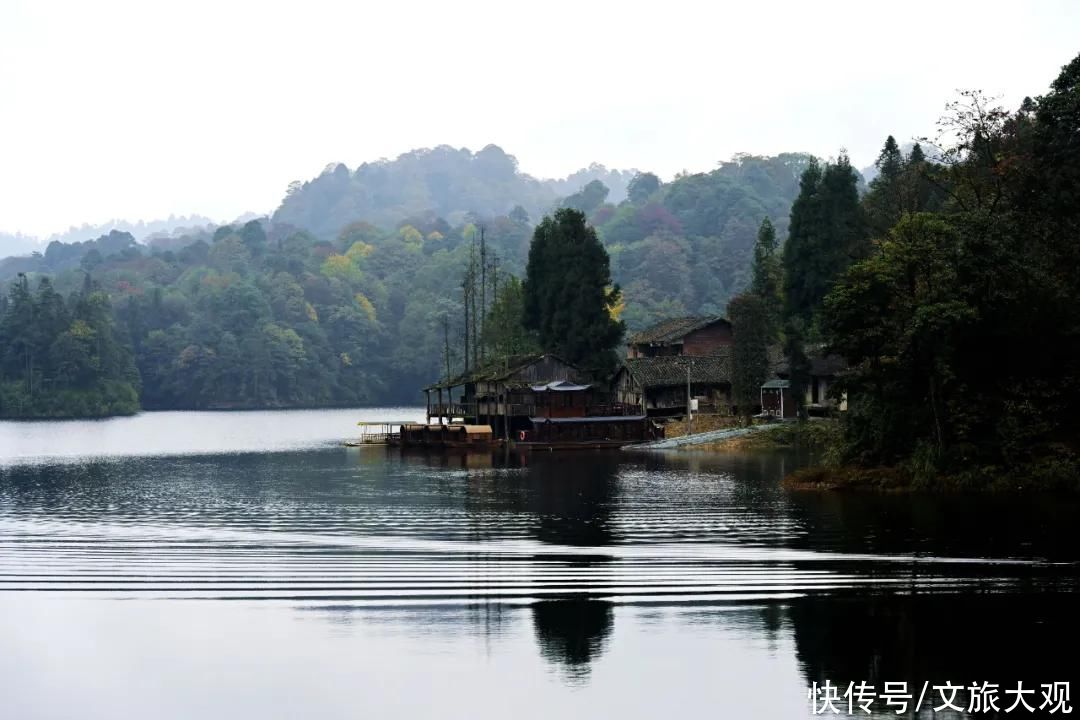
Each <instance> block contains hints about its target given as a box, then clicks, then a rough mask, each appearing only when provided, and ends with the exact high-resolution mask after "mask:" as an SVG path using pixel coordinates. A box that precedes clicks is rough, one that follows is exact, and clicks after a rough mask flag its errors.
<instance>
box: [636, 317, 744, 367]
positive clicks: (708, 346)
mask: <svg viewBox="0 0 1080 720" xmlns="http://www.w3.org/2000/svg"><path fill="white" fill-rule="evenodd" d="M733 342H734V339H733V336H732V333H731V323H730V322H728V321H727V320H726V319H725V318H722V317H719V316H691V317H680V318H670V319H668V320H662V321H660V322H658V323H656V324H655V325H651V326H650V327H647V328H645V329H644V330H642V331H641V332H638V333H634V334H633V335H631V336H630V339H629V340H628V341H627V353H626V357H627V358H628V359H635V358H646V357H670V356H678V355H682V356H691V357H708V356H710V355H717V354H719V353H722V352H723V351H724V348H728V347H730V346H731V345H732V344H733Z"/></svg>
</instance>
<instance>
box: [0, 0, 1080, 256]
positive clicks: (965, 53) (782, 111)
mask: <svg viewBox="0 0 1080 720" xmlns="http://www.w3.org/2000/svg"><path fill="white" fill-rule="evenodd" d="M1078 41H1080V2H1071V1H1069V0H1062V1H1061V2H1050V1H1047V2H1015V0H1014V1H1012V2H1000V3H998V2H988V1H987V0H982V1H980V2H969V3H964V2H942V1H941V0H935V1H934V2H925V3H924V2H914V1H912V0H905V1H904V2H896V3H885V2H869V1H867V0H861V1H860V2H851V3H839V2H836V3H830V2H824V1H818V2H809V1H807V0H799V1H798V2H790V3H786V2H777V1H775V0H774V1H772V2H761V1H757V2H750V1H747V2H741V3H727V2H705V1H703V0H698V1H696V2H681V1H676V0H666V1H665V2H656V1H655V0H653V1H651V2H648V3H641V4H640V5H637V4H634V3H631V2H627V1H626V0H621V1H618V2H587V1H586V0H577V1H576V2H565V3H564V2H557V1H552V0H546V1H545V2H533V3H528V4H526V3H522V2H516V3H515V2H509V1H507V0H502V1H501V2H491V3H484V2H471V1H465V0H457V1H455V2H447V1H446V0H440V1H438V2H430V3H426V2H425V3H419V2H407V1H405V0H397V1H396V2H391V1H389V0H380V1H379V2H358V1H353V2H320V1H315V0H303V1H299V0H290V1H289V2H281V3H278V2H273V1H272V0H264V1H262V2H251V3H246V2H229V1H228V0H210V1H206V2H204V1H202V0H182V1H178V2H154V1H152V0H135V1H132V2H124V1H121V0H94V2H86V1H85V0H78V1H75V2H52V1H50V0H29V1H27V2H23V1H21V0H0V99H2V104H0V231H9V232H10V231H22V232H25V233H32V234H39V235H47V234H49V233H52V232H56V231H60V230H63V229H66V228H67V227H68V226H70V225H72V224H81V223H83V222H92V223H95V222H102V221H104V220H107V219H110V218H125V219H129V220H136V219H140V218H141V219H147V220H149V219H154V218H158V217H164V216H168V215H169V214H170V213H175V214H190V213H200V214H204V215H208V216H210V217H212V218H214V219H220V220H228V219H232V218H233V217H235V216H237V215H239V214H241V213H243V212H246V211H253V212H258V213H266V212H270V211H272V210H273V209H274V207H275V206H276V205H277V204H278V202H279V201H280V199H281V197H282V196H283V194H284V191H285V188H286V186H287V185H288V183H289V182H290V181H291V180H297V179H301V180H303V179H308V178H310V177H312V176H314V175H316V174H318V173H319V172H320V171H321V169H322V168H323V166H325V165H326V164H327V163H329V162H333V161H340V162H344V163H346V164H347V165H349V166H350V167H355V166H356V165H358V164H359V163H361V162H363V161H365V160H373V159H377V158H380V157H393V156H396V155H397V154H399V153H401V152H404V151H407V150H409V149H411V148H415V147H424V146H432V145H437V144H449V145H454V146H465V147H469V148H472V149H474V150H477V149H479V148H481V147H483V146H484V145H486V144H488V143H496V144H498V145H500V146H501V147H503V148H504V149H505V150H506V151H507V152H509V153H512V154H514V155H516V156H517V158H518V160H519V162H520V166H521V168H522V169H523V170H524V171H526V172H529V173H532V174H534V175H540V176H545V177H549V176H559V175H566V174H567V173H569V172H571V171H573V170H575V169H577V168H579V167H582V166H584V165H587V164H588V163H590V162H594V161H595V162H601V163H604V164H605V165H608V166H609V167H620V168H622V167H637V168H641V169H647V170H653V171H655V172H657V173H659V174H660V175H661V176H663V177H665V178H667V177H670V176H671V175H673V174H674V173H676V172H678V171H679V170H683V169H688V170H706V169H709V168H711V167H713V166H715V164H716V162H717V161H718V160H721V159H726V158H729V157H730V156H731V155H732V154H733V153H736V152H741V151H746V152H752V153H761V154H774V153H778V152H783V151H809V152H813V153H815V154H818V155H822V156H835V155H836V154H837V152H838V150H839V149H840V148H847V149H848V151H849V152H850V154H851V156H852V158H853V161H854V162H855V164H856V165H857V166H859V167H862V166H865V165H867V164H869V163H870V162H871V161H872V160H873V158H874V156H875V155H876V153H877V149H878V148H879V147H880V145H881V142H882V140H883V139H884V137H885V135H887V134H888V133H893V134H894V135H896V137H897V138H898V140H900V141H901V142H904V141H905V140H908V139H910V138H911V137H913V136H917V135H923V134H932V132H933V130H934V121H935V119H936V118H937V117H938V115H939V114H940V113H941V110H942V108H943V105H944V103H945V102H946V101H947V100H948V99H949V98H950V97H951V96H952V95H953V92H954V90H955V89H957V88H981V89H984V90H986V91H988V92H992V93H995V94H1000V95H1001V96H1002V98H1003V102H1004V103H1005V104H1006V105H1007V106H1009V107H1012V106H1015V105H1016V104H1017V103H1018V102H1019V100H1020V99H1021V98H1022V97H1023V96H1024V95H1027V94H1031V95H1036V94H1040V93H1041V92H1044V91H1045V89H1046V87H1047V85H1048V83H1049V82H1050V81H1051V80H1052V79H1053V78H1054V77H1055V76H1056V75H1057V73H1058V71H1059V69H1060V67H1061V66H1062V65H1064V64H1065V63H1066V62H1068V61H1069V60H1070V59H1071V58H1072V56H1073V55H1075V54H1076V53H1077V52H1080V42H1078Z"/></svg>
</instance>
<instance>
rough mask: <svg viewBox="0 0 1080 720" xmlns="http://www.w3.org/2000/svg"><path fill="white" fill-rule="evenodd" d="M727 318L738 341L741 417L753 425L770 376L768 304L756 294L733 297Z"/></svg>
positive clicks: (736, 383)
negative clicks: (755, 412) (751, 421)
mask: <svg viewBox="0 0 1080 720" xmlns="http://www.w3.org/2000/svg"><path fill="white" fill-rule="evenodd" d="M727 315H728V319H729V320H731V326H732V333H733V335H734V339H735V347H734V352H733V353H732V365H733V366H734V368H733V370H734V373H733V377H732V394H733V396H734V400H735V405H736V407H737V408H738V410H739V414H740V415H742V416H743V417H744V418H745V419H746V420H747V421H749V419H750V416H751V415H753V411H754V409H755V408H757V407H758V405H759V402H760V397H761V396H760V392H761V385H762V383H764V382H765V380H766V379H767V376H768V373H769V341H770V340H771V337H770V332H771V328H770V321H771V319H770V317H769V312H768V308H767V307H766V305H765V302H764V300H762V298H761V297H760V296H758V295H756V294H753V293H744V294H742V295H736V296H735V297H733V298H732V299H731V302H729V303H728V306H727Z"/></svg>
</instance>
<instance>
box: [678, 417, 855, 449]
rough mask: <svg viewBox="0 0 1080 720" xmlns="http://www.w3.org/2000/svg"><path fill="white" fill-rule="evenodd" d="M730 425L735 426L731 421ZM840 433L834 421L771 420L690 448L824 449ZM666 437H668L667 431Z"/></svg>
mask: <svg viewBox="0 0 1080 720" xmlns="http://www.w3.org/2000/svg"><path fill="white" fill-rule="evenodd" d="M733 427H738V425H737V424H734V425H733ZM839 432H840V429H839V424H838V423H837V422H836V421H835V420H813V421H811V422H805V423H791V422H785V423H774V424H773V425H772V426H771V427H766V428H763V429H762V430H761V432H756V433H753V434H751V435H744V436H742V437H735V438H727V439H725V440H719V441H717V442H714V443H705V444H702V445H695V446H693V447H692V448H686V449H692V450H698V451H700V450H709V451H714V452H743V451H751V450H774V449H778V448H793V447H799V448H808V449H811V450H820V451H824V450H827V449H828V448H829V447H830V446H831V445H832V444H833V443H834V442H835V441H836V439H837V437H838V433H839ZM668 436H669V437H671V436H672V435H671V433H670V431H669V433H668Z"/></svg>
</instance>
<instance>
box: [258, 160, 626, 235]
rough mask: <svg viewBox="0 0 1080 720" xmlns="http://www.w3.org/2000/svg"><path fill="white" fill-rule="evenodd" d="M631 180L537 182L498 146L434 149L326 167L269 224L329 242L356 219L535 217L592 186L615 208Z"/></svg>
mask: <svg viewBox="0 0 1080 720" xmlns="http://www.w3.org/2000/svg"><path fill="white" fill-rule="evenodd" d="M635 174H636V171H633V170H609V169H608V168H606V167H604V166H603V165H597V164H593V165H590V166H589V167H588V168H584V169H582V170H579V171H577V172H575V173H573V174H572V175H570V176H569V177H567V178H564V179H561V180H540V179H537V178H535V177H533V176H531V175H529V174H527V173H523V172H521V171H520V170H519V169H518V162H517V159H516V158H515V157H514V156H513V155H509V154H507V153H506V152H505V151H503V149H502V148H500V147H498V146H497V145H488V146H487V147H485V148H484V149H482V150H480V151H478V152H475V153H474V152H472V151H471V150H469V149H468V148H453V147H450V146H448V145H439V146H438V147H434V148H422V149H418V150H412V151H410V152H407V153H403V154H401V155H399V156H398V157H397V158H395V159H393V160H378V161H376V162H370V163H364V164H363V165H361V166H360V167H358V168H357V169H356V170H355V171H354V170H350V169H349V168H348V167H346V166H345V165H340V164H339V165H328V166H327V167H326V169H325V170H324V171H323V172H322V174H321V175H319V176H318V177H316V178H313V179H311V180H308V181H307V182H299V181H298V182H294V183H293V184H292V185H290V187H289V191H288V194H287V196H286V197H285V200H284V201H283V202H282V203H281V207H279V208H278V209H277V211H276V212H275V213H274V214H273V217H272V220H273V222H274V223H280V224H287V225H292V226H295V227H298V228H304V229H305V230H308V231H309V232H311V233H313V234H314V235H316V236H317V237H320V238H322V239H325V240H332V239H334V238H335V237H336V236H337V234H338V233H339V232H340V231H341V229H342V228H343V227H345V226H346V225H348V224H349V223H351V222H355V221H357V220H364V221H366V222H369V223H372V224H374V225H378V226H380V227H396V226H397V225H399V224H400V223H402V222H403V221H406V220H408V219H409V218H412V217H415V216H418V215H424V214H429V213H433V214H434V215H435V216H437V217H441V218H443V219H445V220H446V221H447V222H449V223H450V224H451V225H456V224H458V223H460V222H462V221H463V220H465V219H466V217H467V216H469V215H475V216H479V217H491V216H497V215H506V214H507V213H509V212H510V211H511V210H512V209H513V208H514V207H515V206H519V205H520V206H521V207H522V208H523V209H524V210H525V211H526V212H527V213H528V214H529V216H530V217H533V218H536V217H539V216H541V215H543V214H544V213H545V212H547V211H549V210H550V209H551V208H552V207H554V205H555V204H556V202H557V201H558V200H559V198H561V197H565V196H567V195H570V194H572V193H574V192H577V191H578V190H580V189H581V188H582V187H583V186H584V185H586V184H587V183H589V182H590V181H592V180H600V181H601V182H603V183H604V185H605V186H607V188H608V190H609V191H610V192H609V195H608V200H609V201H611V202H619V201H621V200H623V199H624V198H625V197H626V187H627V185H628V184H629V182H630V180H631V179H633V177H634V175H635Z"/></svg>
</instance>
